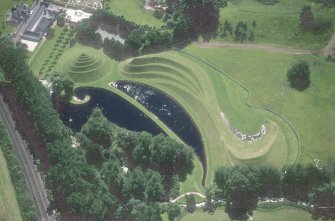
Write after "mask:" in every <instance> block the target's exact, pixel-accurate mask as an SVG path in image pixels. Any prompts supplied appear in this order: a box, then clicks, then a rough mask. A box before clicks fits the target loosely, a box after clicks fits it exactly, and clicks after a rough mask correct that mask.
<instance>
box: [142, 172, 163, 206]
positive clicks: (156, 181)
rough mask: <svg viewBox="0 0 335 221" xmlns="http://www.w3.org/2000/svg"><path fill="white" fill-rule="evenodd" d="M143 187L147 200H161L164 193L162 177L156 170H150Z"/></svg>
mask: <svg viewBox="0 0 335 221" xmlns="http://www.w3.org/2000/svg"><path fill="white" fill-rule="evenodd" d="M149 177H150V178H149V179H148V182H147V186H146V188H145V198H146V201H147V202H161V201H162V200H163V196H164V194H165V191H164V187H163V179H162V177H161V175H160V174H159V173H158V172H151V173H150V175H149Z"/></svg>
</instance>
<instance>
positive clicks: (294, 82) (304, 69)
mask: <svg viewBox="0 0 335 221" xmlns="http://www.w3.org/2000/svg"><path fill="white" fill-rule="evenodd" d="M287 79H288V81H289V82H290V85H291V87H292V88H294V89H296V90H298V91H304V90H305V89H307V88H308V87H309V84H310V71H309V66H308V64H307V62H305V61H299V62H297V63H296V64H294V65H293V66H292V67H291V68H290V69H289V70H288V71H287Z"/></svg>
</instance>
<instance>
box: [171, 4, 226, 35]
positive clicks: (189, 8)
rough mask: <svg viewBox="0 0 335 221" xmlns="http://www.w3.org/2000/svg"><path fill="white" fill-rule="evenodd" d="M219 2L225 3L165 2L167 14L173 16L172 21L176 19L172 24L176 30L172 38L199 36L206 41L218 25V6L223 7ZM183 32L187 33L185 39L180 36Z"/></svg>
mask: <svg viewBox="0 0 335 221" xmlns="http://www.w3.org/2000/svg"><path fill="white" fill-rule="evenodd" d="M221 2H225V1H220V0H217V1H211V0H209V1H208V0H206V1H203V0H188V1H176V0H167V1H166V4H167V6H168V8H169V13H170V14H174V15H175V16H172V17H173V19H177V20H174V21H173V22H172V23H174V24H175V26H174V27H175V28H177V30H178V31H175V33H174V36H178V37H180V38H182V39H178V40H185V39H187V38H197V37H199V36H200V35H202V36H203V38H204V39H206V40H207V39H209V38H210V37H211V36H212V34H214V33H215V31H216V29H217V27H218V24H219V13H220V10H219V6H220V5H222V6H223V5H224V3H223V4H220V3H221ZM184 31H187V32H186V33H187V35H186V36H185V37H183V36H182V35H181V33H182V32H184ZM175 40H176V39H175Z"/></svg>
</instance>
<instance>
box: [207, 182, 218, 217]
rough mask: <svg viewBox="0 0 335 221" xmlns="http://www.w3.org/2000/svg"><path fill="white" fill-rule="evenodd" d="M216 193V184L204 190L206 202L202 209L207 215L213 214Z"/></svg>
mask: <svg viewBox="0 0 335 221" xmlns="http://www.w3.org/2000/svg"><path fill="white" fill-rule="evenodd" d="M218 191H219V189H218V187H217V186H216V184H212V185H210V186H209V187H207V188H206V189H205V195H206V202H205V206H204V207H203V211H204V212H208V213H209V214H213V213H214V212H215V209H216V205H215V202H214V200H215V199H216V195H217V193H218Z"/></svg>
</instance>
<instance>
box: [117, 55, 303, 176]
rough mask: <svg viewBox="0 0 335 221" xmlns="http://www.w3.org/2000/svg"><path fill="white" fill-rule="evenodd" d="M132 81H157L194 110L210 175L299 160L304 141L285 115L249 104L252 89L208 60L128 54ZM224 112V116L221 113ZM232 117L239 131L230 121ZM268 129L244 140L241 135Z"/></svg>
mask: <svg viewBox="0 0 335 221" xmlns="http://www.w3.org/2000/svg"><path fill="white" fill-rule="evenodd" d="M120 67H121V73H122V74H123V76H124V77H126V78H128V79H129V80H134V81H138V82H141V83H144V84H148V85H151V86H154V87H156V88H158V89H160V90H162V91H164V92H165V93H167V94H168V95H170V96H171V97H173V98H174V99H175V100H177V101H178V102H179V103H180V104H181V105H182V106H183V107H184V108H185V110H186V111H187V112H188V113H189V114H190V115H191V118H192V119H193V120H194V122H195V124H196V125H197V126H198V128H199V129H200V133H201V136H202V138H203V140H204V146H205V152H206V159H207V168H208V173H207V174H208V177H207V180H212V176H213V171H214V170H215V168H217V167H218V166H233V165H241V164H248V165H268V166H273V167H276V168H281V167H282V166H283V165H285V164H292V163H294V162H295V160H296V159H297V156H298V152H299V148H298V147H299V141H298V139H297V137H296V136H295V134H294V131H293V130H292V128H291V127H290V125H289V123H288V122H286V121H285V119H283V118H282V117H281V116H280V115H278V114H275V113H272V112H270V111H268V110H267V109H266V108H262V107H254V106H253V105H250V104H249V103H248V99H249V98H248V96H249V94H248V91H246V90H245V88H243V87H242V86H241V85H239V84H237V83H236V82H234V81H233V80H232V79H231V78H229V77H228V76H226V75H223V74H222V73H219V72H218V71H216V70H214V69H213V68H211V67H209V66H208V65H205V64H201V63H199V62H196V61H194V60H192V59H191V58H190V57H188V56H187V55H181V54H179V53H177V52H168V53H161V54H157V55H148V56H142V57H137V58H133V59H129V60H127V61H125V62H123V63H121V65H120ZM223 113H224V116H225V119H223V118H222V116H223ZM227 121H229V123H230V125H232V126H233V127H234V128H236V130H235V134H234V131H232V129H231V127H228V126H227V123H226V122H227ZM263 127H264V130H265V128H266V132H264V135H263V136H262V137H261V138H260V139H255V140H253V141H245V140H242V139H241V138H240V137H238V136H236V133H237V132H236V131H238V133H240V134H243V136H244V135H253V134H258V133H259V131H260V128H263Z"/></svg>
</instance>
